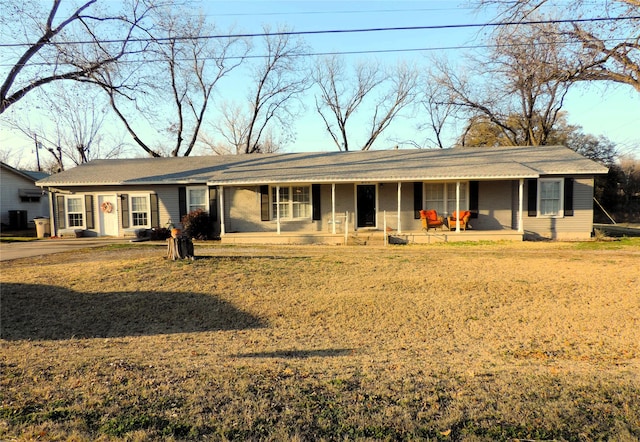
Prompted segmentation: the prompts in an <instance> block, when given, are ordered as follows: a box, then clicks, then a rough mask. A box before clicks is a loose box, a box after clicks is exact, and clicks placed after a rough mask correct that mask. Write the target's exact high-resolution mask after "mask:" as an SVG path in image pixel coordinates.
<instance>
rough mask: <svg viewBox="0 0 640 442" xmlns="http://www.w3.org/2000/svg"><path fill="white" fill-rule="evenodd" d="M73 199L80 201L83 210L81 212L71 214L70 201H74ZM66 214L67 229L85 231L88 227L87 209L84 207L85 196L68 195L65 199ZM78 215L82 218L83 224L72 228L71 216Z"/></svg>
mask: <svg viewBox="0 0 640 442" xmlns="http://www.w3.org/2000/svg"><path fill="white" fill-rule="evenodd" d="M73 199H79V200H80V207H81V210H80V211H79V212H71V211H70V210H69V200H73ZM64 212H65V217H66V225H67V228H69V229H84V228H85V226H86V225H87V209H86V207H85V205H84V195H66V196H65V199H64ZM78 213H79V214H80V216H81V217H82V224H81V225H79V226H72V225H71V219H70V215H71V214H78Z"/></svg>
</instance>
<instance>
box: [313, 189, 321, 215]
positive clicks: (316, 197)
mask: <svg viewBox="0 0 640 442" xmlns="http://www.w3.org/2000/svg"><path fill="white" fill-rule="evenodd" d="M311 200H312V202H313V208H312V212H313V215H312V219H313V220H314V221H317V220H321V219H322V210H321V209H320V184H312V185H311Z"/></svg>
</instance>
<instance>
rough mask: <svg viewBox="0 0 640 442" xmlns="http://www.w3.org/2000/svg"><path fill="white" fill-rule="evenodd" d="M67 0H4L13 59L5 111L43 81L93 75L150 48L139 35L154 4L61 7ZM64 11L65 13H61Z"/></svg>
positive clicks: (6, 53)
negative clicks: (45, 1)
mask: <svg viewBox="0 0 640 442" xmlns="http://www.w3.org/2000/svg"><path fill="white" fill-rule="evenodd" d="M61 3H62V0H53V1H52V2H51V8H50V9H49V10H48V11H46V10H42V8H41V5H42V2H39V1H27V2H25V1H23V0H20V1H17V0H10V1H7V2H3V13H2V19H1V21H0V29H1V31H0V32H2V42H3V43H4V46H3V54H2V58H3V60H5V62H6V61H10V62H11V63H12V67H11V69H10V70H9V71H8V72H6V74H3V77H4V80H3V82H2V85H1V86H0V114H2V113H4V112H5V111H6V110H7V109H8V108H9V107H10V106H12V105H13V104H15V103H17V102H18V101H19V100H21V99H22V98H24V97H25V96H27V95H28V94H29V93H30V92H32V91H34V90H36V89H38V88H40V87H42V86H43V85H46V84H49V83H52V82H56V81H61V80H75V81H80V82H86V81H90V78H91V76H93V75H95V74H96V73H99V72H103V71H104V70H106V69H108V68H110V67H111V66H113V65H114V64H116V63H118V62H119V61H120V60H121V59H122V58H124V57H126V56H127V55H130V54H134V53H139V52H140V51H142V50H144V46H145V43H144V42H141V41H140V40H139V39H137V38H136V36H137V35H138V31H140V30H141V28H142V26H143V25H144V23H145V20H146V17H147V15H148V13H149V11H150V10H151V9H152V6H151V5H150V4H148V3H147V2H146V0H128V3H127V8H126V10H125V11H122V12H103V11H100V10H99V9H98V7H97V5H96V3H97V0H89V1H86V2H84V3H81V4H80V6H78V7H77V8H73V9H71V10H67V11H66V12H65V13H64V14H63V13H61V12H60V10H61V9H64V8H61ZM60 15H63V16H62V17H59V16H60Z"/></svg>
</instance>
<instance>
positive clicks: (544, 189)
mask: <svg viewBox="0 0 640 442" xmlns="http://www.w3.org/2000/svg"><path fill="white" fill-rule="evenodd" d="M562 193H563V188H562V179H560V178H553V179H540V180H539V183H538V215H539V216H550V217H553V216H561V214H562V210H563V208H562V199H563V195H562Z"/></svg>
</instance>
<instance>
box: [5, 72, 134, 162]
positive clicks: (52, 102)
mask: <svg viewBox="0 0 640 442" xmlns="http://www.w3.org/2000/svg"><path fill="white" fill-rule="evenodd" d="M87 89H88V88H87V87H84V88H82V87H73V88H72V87H68V88H64V87H62V85H60V84H58V85H50V87H48V88H46V89H45V88H43V89H41V90H40V91H39V92H40V93H39V96H40V100H39V103H40V106H39V107H40V109H41V110H45V109H46V112H43V113H42V120H41V121H32V120H30V119H29V117H28V115H26V114H24V113H19V114H17V116H16V117H15V118H14V119H12V120H6V121H5V124H7V125H9V126H10V127H12V128H14V129H16V130H18V131H20V132H22V133H23V134H24V135H26V136H27V137H28V138H31V139H32V140H33V143H34V146H38V147H37V148H38V149H39V150H42V151H44V152H48V153H49V154H50V155H51V156H52V157H53V160H54V161H55V163H56V165H57V166H56V169H58V170H64V169H65V166H66V165H68V164H73V165H79V164H82V163H86V162H88V161H91V160H93V159H98V158H116V157H118V156H120V154H121V153H122V151H123V149H124V143H123V142H122V140H117V139H115V138H114V137H113V136H112V134H108V133H107V132H106V131H105V121H106V117H107V115H108V108H107V105H106V103H102V102H101V101H100V100H99V99H98V98H97V97H96V95H95V94H92V93H91V91H90V90H87ZM94 92H95V91H94ZM42 160H44V158H42Z"/></svg>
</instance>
